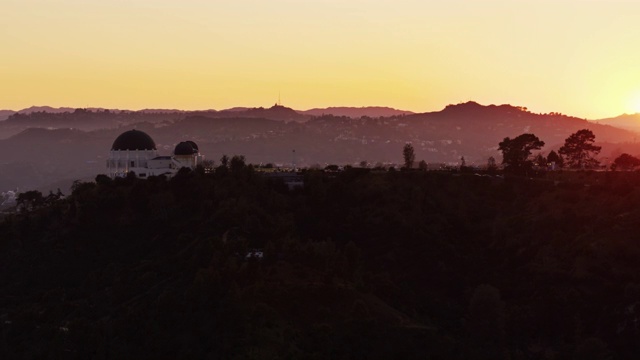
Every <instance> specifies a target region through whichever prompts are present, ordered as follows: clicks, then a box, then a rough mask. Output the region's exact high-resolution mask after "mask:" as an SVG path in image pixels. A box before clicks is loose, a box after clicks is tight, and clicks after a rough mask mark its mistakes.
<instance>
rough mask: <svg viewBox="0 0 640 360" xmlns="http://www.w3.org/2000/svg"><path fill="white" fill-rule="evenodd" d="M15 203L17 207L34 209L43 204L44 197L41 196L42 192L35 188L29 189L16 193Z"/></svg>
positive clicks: (28, 209) (25, 209) (26, 209)
mask: <svg viewBox="0 0 640 360" xmlns="http://www.w3.org/2000/svg"><path fill="white" fill-rule="evenodd" d="M16 203H17V204H18V207H19V208H21V209H22V210H24V211H30V210H35V209H37V208H39V207H40V206H42V205H44V203H45V198H44V197H43V196H42V193H41V192H40V191H37V190H30V191H26V192H23V193H20V194H18V197H17V198H16Z"/></svg>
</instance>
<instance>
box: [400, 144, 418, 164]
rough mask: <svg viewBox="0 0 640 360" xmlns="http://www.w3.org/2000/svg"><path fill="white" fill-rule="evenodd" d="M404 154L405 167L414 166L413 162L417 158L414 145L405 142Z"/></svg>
mask: <svg viewBox="0 0 640 360" xmlns="http://www.w3.org/2000/svg"><path fill="white" fill-rule="evenodd" d="M402 156H403V157H404V167H405V169H411V168H412V167H413V162H414V161H415V160H416V152H415V150H414V149H413V145H411V144H405V145H404V148H403V149H402Z"/></svg>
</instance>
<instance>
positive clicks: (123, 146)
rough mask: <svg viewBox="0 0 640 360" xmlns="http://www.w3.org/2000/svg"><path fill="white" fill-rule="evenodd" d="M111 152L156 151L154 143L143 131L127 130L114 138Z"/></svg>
mask: <svg viewBox="0 0 640 360" xmlns="http://www.w3.org/2000/svg"><path fill="white" fill-rule="evenodd" d="M111 150H156V143H155V142H154V141H153V139H152V138H151V136H149V135H148V134H147V133H146V132H144V131H140V130H129V131H127V132H124V133H122V134H120V136H118V137H117V138H116V141H114V142H113V145H112V146H111Z"/></svg>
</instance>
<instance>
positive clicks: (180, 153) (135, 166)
mask: <svg viewBox="0 0 640 360" xmlns="http://www.w3.org/2000/svg"><path fill="white" fill-rule="evenodd" d="M203 161H204V156H203V155H200V150H199V149H198V145H197V144H196V143H195V142H193V141H184V142H181V143H179V144H178V145H176V147H175V149H174V151H173V154H172V155H171V156H160V155H159V154H158V149H157V148H156V143H155V142H154V141H153V139H152V138H151V136H149V135H148V134H147V133H145V132H143V131H139V130H129V131H127V132H124V133H122V134H120V136H118V137H117V138H116V140H115V141H114V142H113V145H112V146H111V151H110V152H109V159H108V160H107V171H108V174H109V176H111V177H112V178H115V177H123V176H126V175H127V174H128V173H129V172H134V173H135V174H136V176H138V177H140V178H146V177H149V176H157V175H166V176H169V177H171V176H173V175H175V173H177V172H178V170H180V169H181V168H183V167H186V168H190V169H194V168H195V167H196V166H198V165H201V164H202V162H203Z"/></svg>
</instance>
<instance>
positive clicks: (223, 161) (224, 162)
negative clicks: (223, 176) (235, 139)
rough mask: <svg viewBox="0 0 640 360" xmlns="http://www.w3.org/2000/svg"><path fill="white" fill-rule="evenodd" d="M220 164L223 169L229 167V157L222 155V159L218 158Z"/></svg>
mask: <svg viewBox="0 0 640 360" xmlns="http://www.w3.org/2000/svg"><path fill="white" fill-rule="evenodd" d="M220 164H221V165H222V166H224V167H227V166H228V165H229V157H228V156H227V155H222V157H221V158H220Z"/></svg>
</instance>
